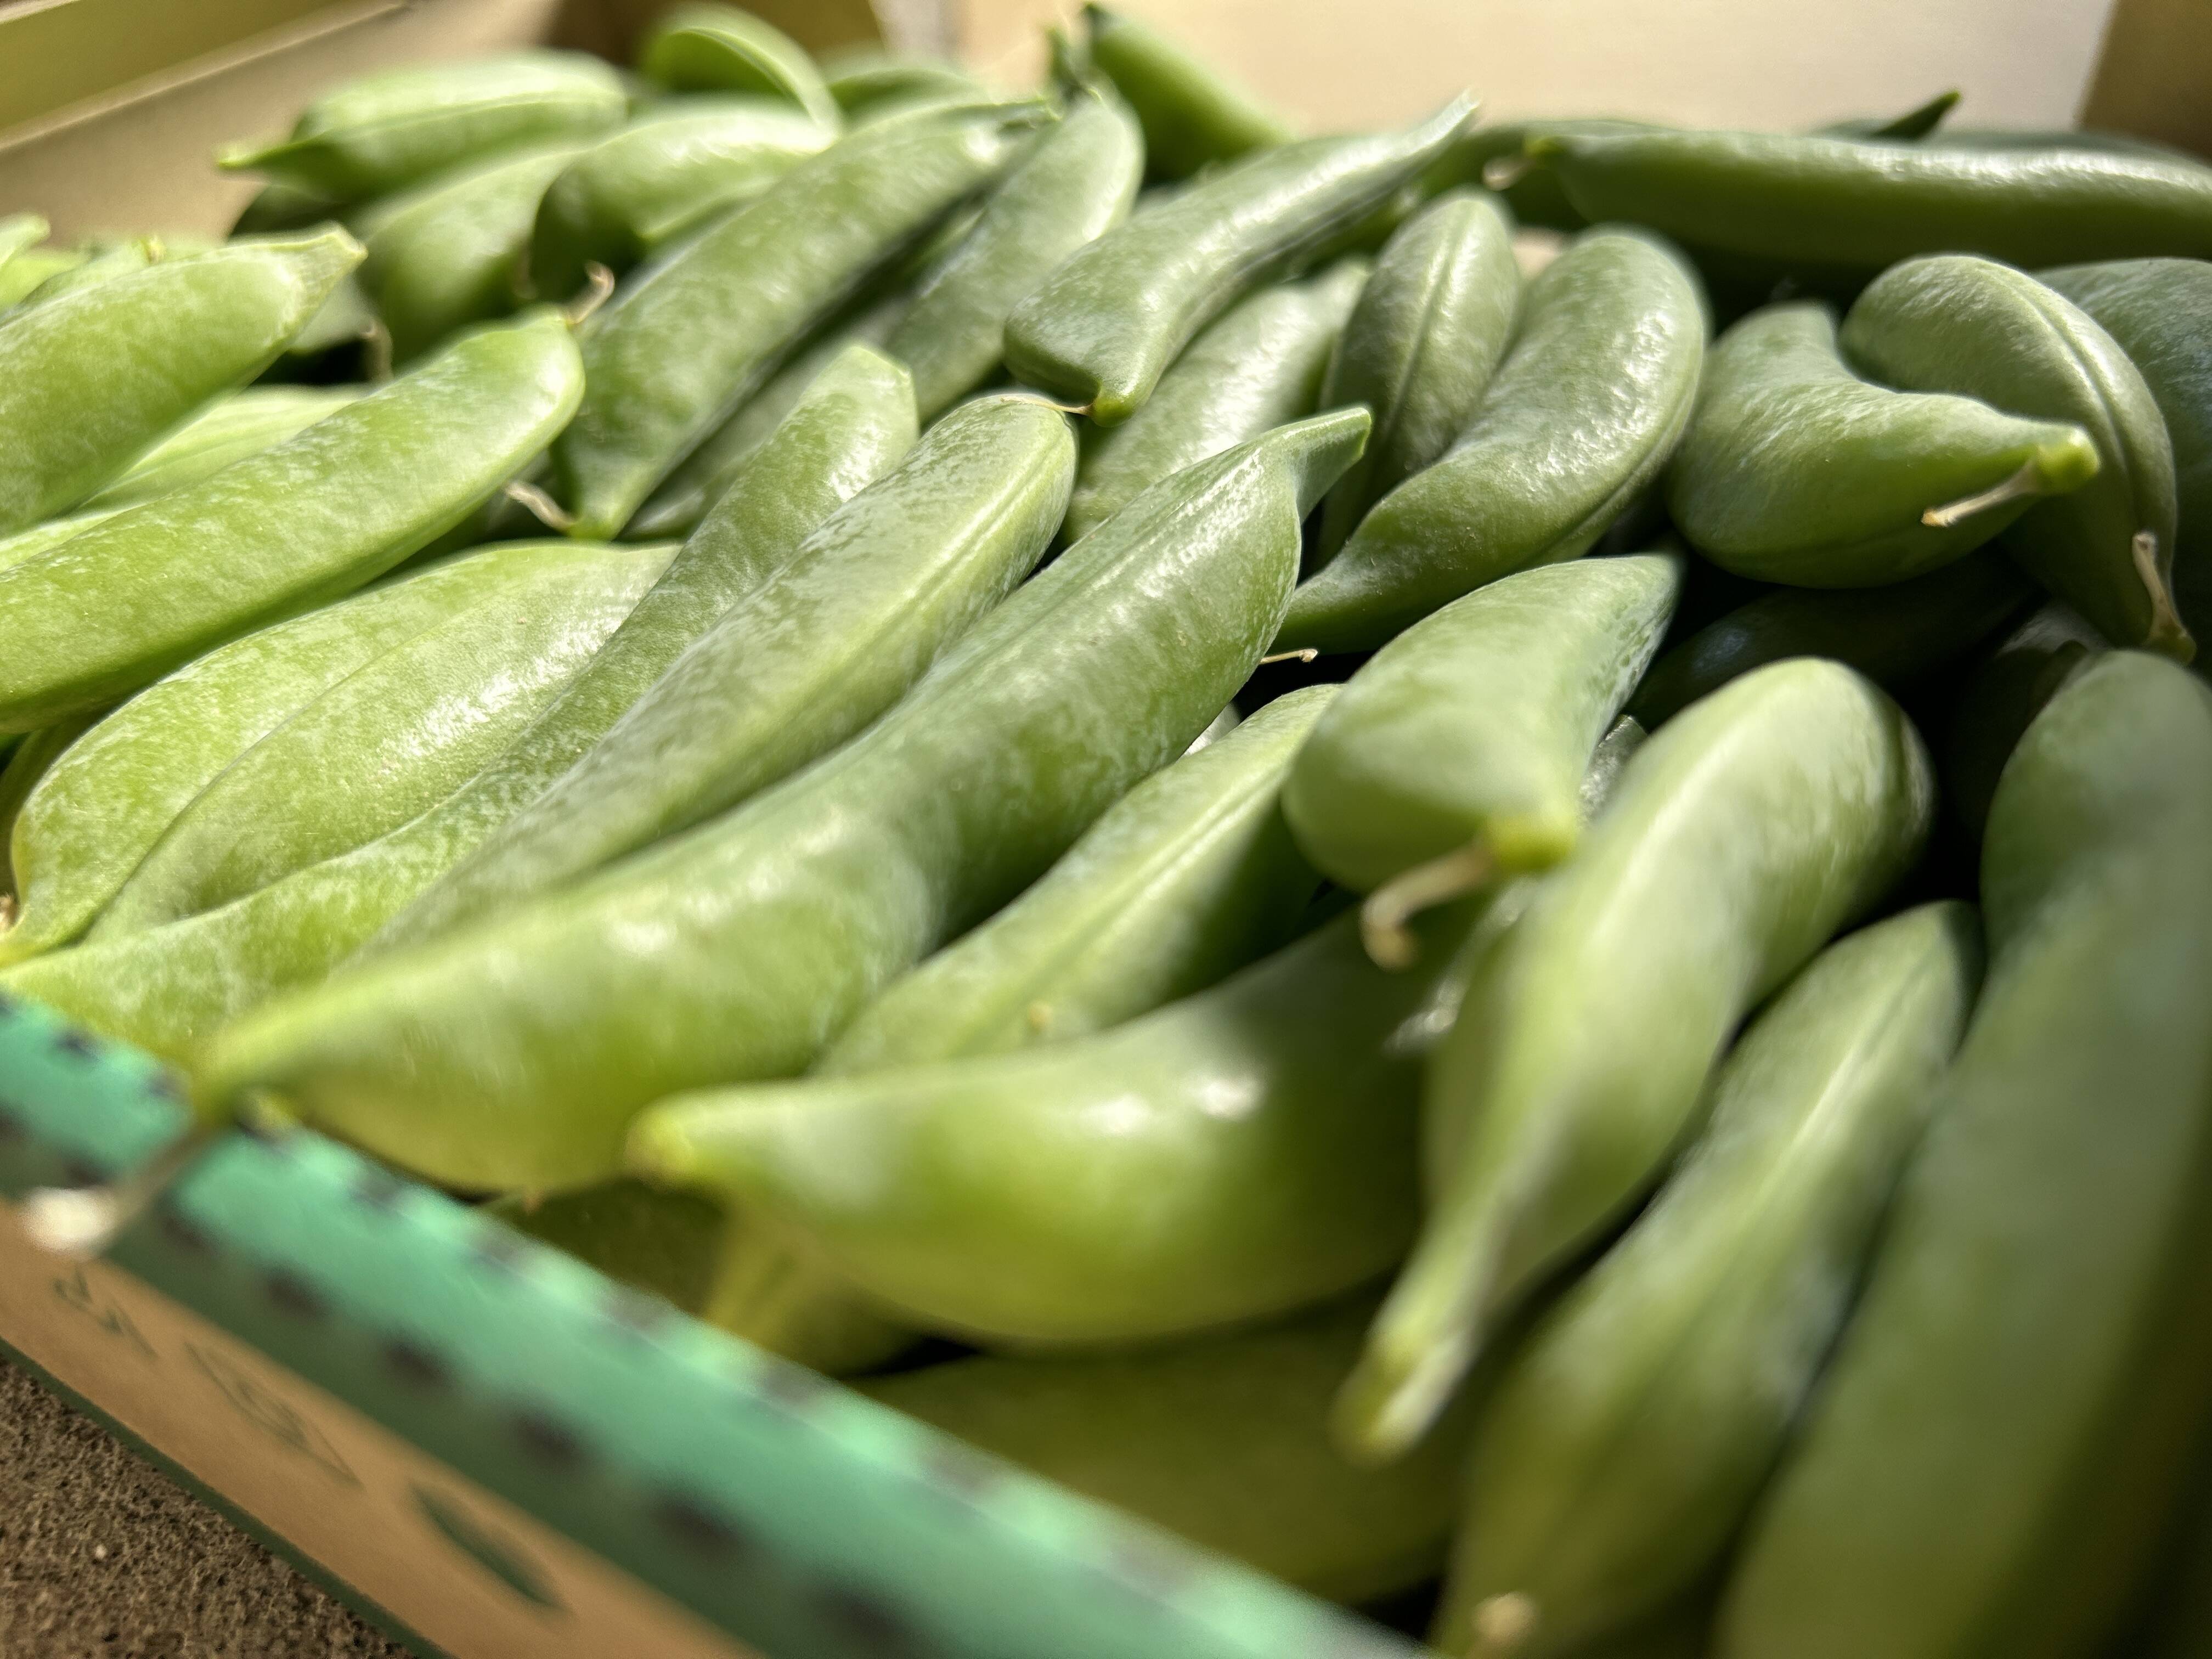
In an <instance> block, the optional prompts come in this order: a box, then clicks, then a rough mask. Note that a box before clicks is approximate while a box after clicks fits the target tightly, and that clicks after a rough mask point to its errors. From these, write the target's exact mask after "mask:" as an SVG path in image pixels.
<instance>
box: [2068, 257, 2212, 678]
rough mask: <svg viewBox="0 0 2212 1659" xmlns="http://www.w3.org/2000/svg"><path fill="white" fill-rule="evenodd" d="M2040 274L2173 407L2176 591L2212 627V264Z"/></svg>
mask: <svg viewBox="0 0 2212 1659" xmlns="http://www.w3.org/2000/svg"><path fill="white" fill-rule="evenodd" d="M2042 280H2043V282H2044V283H2046V284H2047V285H2049V286H2050V287H2051V288H2052V289H2056V290H2057V292H2058V293H2060V294H2063V295H2065V296H2066V297H2067V298H2068V299H2069V300H2071V301H2073V302H2074V303H2075V305H2077V306H2079V307H2081V309H2082V310H2084V311H2086V312H2087V313H2089V315H2090V316H2091V317H2092V318H2093V319H2096V322H2097V324H2098V325H2099V326H2100V327H2101V328H2103V329H2104V330H2105V331H2106V333H2108V334H2110V335H2111V336H2112V337H2113V338H2114V339H2115V340H2117V341H2118V342H2119V343H2120V348H2121V349H2123V350H2124V351H2125V352H2126V353H2127V354H2128V357H2129V360H2130V362H2133V363H2134V364H2135V366H2136V371H2137V372H2138V373H2139V374H2142V377H2143V383H2144V384H2145V385H2146V386H2148V387H2149V388H2150V394H2151V396H2152V398H2154V399H2155V400H2156V401H2157V404H2158V412H2159V413H2160V415H2161V416H2164V417H2165V421H2166V436H2167V437H2168V438H2169V439H2171V440H2172V444H2173V465H2174V489H2175V497H2176V500H2177V501H2178V502H2179V507H2180V520H2179V525H2178V526H2176V529H2175V532H2174V544H2173V597H2174V604H2175V606H2176V608H2177V609H2178V610H2179V611H2180V612H2181V619H2182V622H2183V623H2185V625H2186V626H2187V627H2188V628H2189V629H2190V631H2191V633H2192V634H2194V633H2201V632H2203V630H2204V629H2212V358H2208V357H2207V356H2206V354H2205V351H2204V349H2203V340H2204V332H2205V330H2206V328H2207V327H2208V326H2212V266H2208V265H2206V264H2204V263H2203V261H2201V260H2197V259H2121V260H2115V261H2114V262H2112V264H2097V265H2068V266H2064V267H2062V268H2061V269H2059V270H2046V271H2045V272H2043V273H2042Z"/></svg>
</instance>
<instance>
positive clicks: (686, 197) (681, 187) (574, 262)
mask: <svg viewBox="0 0 2212 1659" xmlns="http://www.w3.org/2000/svg"><path fill="white" fill-rule="evenodd" d="M834 137H836V131H835V130H834V129H833V128H831V127H829V126H825V125H822V124H821V123H820V122H818V121H817V120H815V119H814V118H812V117H811V116H808V115H805V114H804V113H802V112H799V111H797V110H794V109H793V108H791V107H790V106H788V105H787V104H783V103H780V102H775V101H772V100H768V99H763V98H683V99H677V100H671V102H669V103H667V104H664V105H662V106H659V108H657V109H653V110H649V111H647V112H646V113H645V114H643V115H641V116H640V117H638V118H637V119H636V120H635V121H633V122H631V123H630V124H629V125H628V126H626V127H624V128H623V129H622V131H619V132H616V133H613V134H611V135H610V136H608V137H605V138H602V139H600V140H599V142H598V143H595V144H593V145H592V147H591V148H590V149H586V150H585V151H584V152H582V154H580V155H578V156H577V157H576V159H575V160H574V161H571V162H570V163H569V164H568V166H567V167H564V168H563V169H562V171H561V173H560V175H559V176H558V177H556V179H554V180H553V182H552V183H551V184H550V185H548V186H547V187H546V191H545V195H544V200H543V201H541V202H540V203H539V204H538V218H537V222H536V223H535V225H534V226H533V227H532V231H531V236H530V283H531V287H532V289H534V290H535V291H536V292H537V294H538V295H539V297H541V298H543V299H549V300H558V299H563V298H566V297H567V296H568V295H571V294H574V293H575V292H576V291H577V290H578V289H580V288H582V287H583V286H584V282H585V270H586V266H587V265H589V264H593V263H597V264H603V265H605V267H606V268H607V269H608V270H611V271H615V272H617V273H620V272H622V271H626V270H629V269H630V267H631V266H633V265H635V264H638V262H639V261H641V260H642V259H644V258H646V257H647V256H648V255H649V254H652V253H653V252H656V251H657V250H659V249H660V248H663V247H665V246H668V244H669V243H671V242H672V241H674V240H676V239H677V238H678V237H679V236H681V235H683V234H684V233H685V232H686V231H689V230H692V229H695V228H697V227H698V226H700V225H702V224H704V223H705V222H707V221H708V219H710V218H712V217H713V216H714V215H715V214H717V213H720V212H724V211H726V210H728V209H730V208H732V207H735V206H736V205H737V204H738V203H740V202H744V201H748V200H750V199H751V198H752V197H756V196H758V195H759V194H760V193H761V192H762V191H765V190H766V189H767V188H768V187H769V185H772V184H774V183H775V181H776V180H777V179H780V178H781V177H782V176H783V175H784V174H785V173H788V172H789V171H791V169H792V168H793V167H796V166H797V165H798V164H799V162H800V161H803V160H804V159H805V158H806V157H807V156H809V155H813V154H815V153H816V152H817V151H818V150H820V149H823V148H824V147H825V146H827V145H828V144H829V141H830V140H831V139H832V138H834Z"/></svg>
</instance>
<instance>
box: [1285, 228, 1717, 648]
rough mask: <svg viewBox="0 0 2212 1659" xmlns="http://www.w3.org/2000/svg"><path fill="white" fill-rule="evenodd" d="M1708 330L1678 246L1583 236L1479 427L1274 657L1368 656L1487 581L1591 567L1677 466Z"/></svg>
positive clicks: (1419, 484)
mask: <svg viewBox="0 0 2212 1659" xmlns="http://www.w3.org/2000/svg"><path fill="white" fill-rule="evenodd" d="M1704 353H1705V306H1704V301H1703V298H1702V297H1701V295H1699V289H1698V284H1697V278H1696V277H1695V276H1693V275H1692V273H1691V271H1690V270H1689V269H1688V267H1687V266H1686V265H1685V264H1683V263H1682V262H1681V260H1680V258H1679V257H1677V256H1676V255H1675V254H1674V252H1672V251H1671V250H1669V249H1668V247H1666V246H1665V245H1663V244H1662V243H1660V242H1657V241H1656V240H1652V239H1651V238H1650V237H1647V236H1644V235H1643V234H1639V233H1638V232H1635V231H1628V230H1616V229H1600V230H1595V231H1591V232H1589V233H1588V234H1585V235H1583V236H1582V237H1580V238H1579V239H1577V241H1576V242H1575V244H1574V245H1573V246H1572V247H1571V248H1570V249H1569V250H1568V251H1567V252H1565V254H1563V255H1561V256H1560V258H1558V259H1557V260H1555V261H1554V262H1553V264H1551V265H1550V266H1549V267H1548V268H1547V269H1546V270H1545V271H1544V272H1543V274H1542V275H1541V276H1539V277H1538V278H1537V279H1536V280H1535V282H1534V283H1531V284H1530V285H1529V289H1528V300H1527V302H1526V304H1525V306H1524V307H1523V310H1522V325H1521V333H1520V337H1519V338H1518V340H1517V341H1516V343H1515V344H1514V347H1513V349H1512V350H1511V351H1510V353H1509V354H1508V355H1507V356H1506V358H1505V361H1504V363H1503V364H1502V365H1501V366H1500V367H1499V368H1498V373H1497V374H1496V376H1495V377H1494V378H1492V380H1491V382H1490V384H1489V386H1488V387H1487V388H1486V390H1485V392H1484V393H1483V396H1482V399H1481V401H1480V404H1477V406H1476V410H1475V416H1474V422H1472V423H1471V424H1470V425H1469V426H1468V428H1467V429H1466V430H1465V431H1464V432H1463V433H1462V434H1461V435H1460V436H1459V440H1458V441H1457V442H1456V443H1455V445H1454V446H1453V447H1452V448H1451V450H1450V451H1449V453H1447V454H1445V455H1444V457H1443V459H1441V460H1439V461H1437V463H1436V464H1435V465H1432V466H1430V467H1429V468H1427V469H1426V470H1425V471H1421V472H1418V473H1416V474H1414V475H1413V477H1410V478H1408V479H1407V480H1406V481H1405V483H1401V485H1399V486H1398V488H1397V489H1394V490H1392V491H1391V492H1390V493H1389V495H1386V496H1384V497H1383V500H1382V501H1379V502H1377V503H1376V506H1375V507H1374V508H1373V509H1372V510H1371V511H1370V512H1369V513H1367V514H1366V516H1365V517H1364V519H1363V520H1361V521H1360V525H1359V527H1358V530H1357V531H1355V532H1353V534H1352V538H1351V539H1350V540H1349V541H1348V542H1346V544H1345V545H1344V547H1343V550H1341V551H1340V552H1339V553H1338V554H1337V556H1335V557H1334V559H1332V560H1330V561H1329V562H1328V564H1326V565H1324V566H1323V567H1322V569H1321V571H1320V573H1319V574H1317V575H1316V576H1314V577H1313V578H1312V579H1311V580H1308V581H1307V582H1306V583H1305V584H1304V586H1301V587H1300V588H1299V590H1298V592H1297V597H1296V598H1294V599H1292V600H1291V612H1290V616H1289V617H1288V618H1287V619H1286V620H1285V623H1284V624H1283V634H1282V637H1281V639H1280V640H1279V641H1277V646H1276V648H1277V649H1278V650H1291V649H1295V648H1301V647H1310V648H1313V649H1317V650H1321V651H1325V652H1334V651H1362V650H1371V649H1373V648H1374V647H1376V646H1379V645H1382V644H1383V643H1385V642H1387V641H1389V639H1390V638H1391V637H1392V636H1393V635H1395V634H1397V633H1399V632H1401V630H1403V629H1407V628H1409V627H1411V626H1412V625H1413V623H1417V622H1419V620H1420V619H1421V618H1422V617H1425V616H1427V615H1428V614H1429V613H1430V612H1431V611H1436V610H1437V609H1438V608H1440V607H1441V606H1443V605H1446V604H1448V603H1449V602H1450V601H1451V600H1453V599H1457V598H1459V597H1460V595H1462V593H1467V592H1472V591H1473V590H1474V589H1475V588H1478V587H1480V586H1482V585H1483V584H1484V583H1486V582H1489V581H1494V580H1497V579H1498V577H1500V576H1504V575H1510V574H1511V573H1513V572H1514V571H1516V570H1520V569H1523V568H1526V567H1528V566H1529V565H1534V564H1549V563H1554V562H1558V561H1560V560H1563V559H1572V558H1578V557H1580V556H1582V555H1583V553H1585V552H1587V551H1588V550H1589V548H1590V546H1591V545H1592V544H1594V543H1595V541H1596V540H1597V538H1599V536H1601V534H1603V533H1604V532H1605V531H1606V530H1607V528H1608V527H1609V526H1611V525H1612V523H1613V520H1615V519H1616V518H1618V517H1619V516H1620V512H1621V510H1622V509H1623V508H1624V507H1626V505H1627V504H1628V502H1629V501H1632V499H1634V497H1635V496H1636V495H1638V493H1639V492H1640V491H1641V490H1642V489H1644V486H1645V485H1647V484H1649V483H1650V482H1651V480H1652V479H1653V478H1654V477H1656V476H1657V474H1658V471H1659V469H1660V468H1661V467H1662V466H1663V465H1666V461H1667V458H1668V455H1669V454H1670V453H1672V452H1673V450H1674V445H1675V442H1676V441H1677V440H1678V439H1679V438H1680V435H1681V432H1682V428H1683V427H1684V425H1685V424H1686V422H1688V420H1689V416H1690V407H1691V404H1692V400H1693V399H1694V398H1695V397H1696V394H1697V389H1698V374H1699V367H1700V364H1701V361H1702V359H1703V356H1704Z"/></svg>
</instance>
